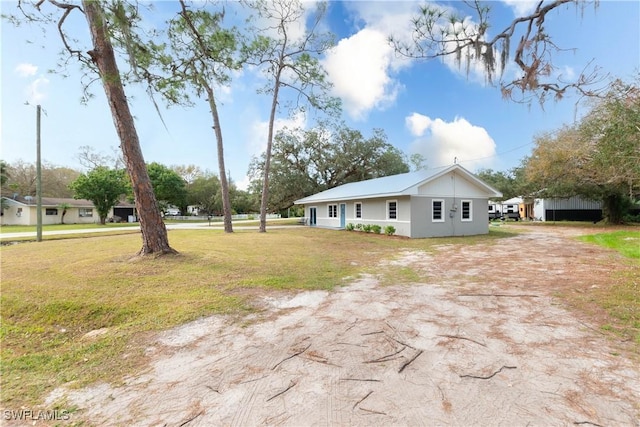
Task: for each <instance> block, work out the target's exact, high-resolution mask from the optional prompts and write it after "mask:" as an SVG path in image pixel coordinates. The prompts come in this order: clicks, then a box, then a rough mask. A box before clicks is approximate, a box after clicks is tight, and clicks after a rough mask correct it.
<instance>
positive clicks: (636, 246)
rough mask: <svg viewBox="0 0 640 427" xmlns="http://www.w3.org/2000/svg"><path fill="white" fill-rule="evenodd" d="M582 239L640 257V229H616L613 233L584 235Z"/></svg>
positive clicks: (628, 255)
mask: <svg viewBox="0 0 640 427" xmlns="http://www.w3.org/2000/svg"><path fill="white" fill-rule="evenodd" d="M580 239H581V240H582V241H585V242H589V243H596V244H598V245H600V246H604V247H607V248H610V249H615V250H616V251H618V252H620V253H621V254H622V255H624V256H626V257H628V258H636V259H640V231H614V232H612V233H600V234H591V235H589V236H582V237H581V238H580Z"/></svg>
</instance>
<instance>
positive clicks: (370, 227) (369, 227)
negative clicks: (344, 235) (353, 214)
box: [345, 223, 396, 236]
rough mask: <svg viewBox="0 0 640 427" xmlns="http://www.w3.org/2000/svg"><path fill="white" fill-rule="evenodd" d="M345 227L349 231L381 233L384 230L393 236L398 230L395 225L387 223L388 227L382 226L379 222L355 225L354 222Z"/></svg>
mask: <svg viewBox="0 0 640 427" xmlns="http://www.w3.org/2000/svg"><path fill="white" fill-rule="evenodd" d="M345 228H346V229H347V231H354V230H355V231H364V232H365V233H373V234H380V233H381V232H382V231H384V234H386V235H387V236H393V235H394V234H395V232H396V228H395V227H394V226H393V225H387V226H386V227H384V228H382V227H381V226H379V225H378V224H355V225H354V224H353V223H349V224H347V226H346V227H345Z"/></svg>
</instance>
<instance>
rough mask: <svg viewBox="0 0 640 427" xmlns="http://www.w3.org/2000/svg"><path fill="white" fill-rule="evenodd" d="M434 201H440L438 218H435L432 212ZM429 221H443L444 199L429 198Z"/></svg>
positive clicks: (433, 211)
mask: <svg viewBox="0 0 640 427" xmlns="http://www.w3.org/2000/svg"><path fill="white" fill-rule="evenodd" d="M436 202H440V218H437V219H436V218H435V216H434V214H435V213H436V210H435V209H434V205H435V203H436ZM431 222H444V199H431Z"/></svg>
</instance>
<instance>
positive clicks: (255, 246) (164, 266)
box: [0, 228, 511, 408]
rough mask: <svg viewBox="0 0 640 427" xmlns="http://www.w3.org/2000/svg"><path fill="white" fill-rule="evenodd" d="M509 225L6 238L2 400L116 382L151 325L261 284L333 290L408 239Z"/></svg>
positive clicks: (179, 318) (241, 304) (139, 357)
mask: <svg viewBox="0 0 640 427" xmlns="http://www.w3.org/2000/svg"><path fill="white" fill-rule="evenodd" d="M510 235H511V234H509V233H504V232H491V233H490V234H489V235H486V236H475V237H468V238H451V239H422V240H410V239H403V238H397V237H387V236H373V235H367V234H364V233H347V232H336V231H331V230H322V229H309V228H291V229H285V230H276V229H274V230H271V231H269V232H268V233H256V232H255V231H245V232H242V231H239V232H235V233H233V234H225V233H223V232H221V231H218V230H211V229H204V230H172V231H170V234H169V236H170V240H171V245H172V246H173V247H174V248H175V249H177V250H178V251H179V252H180V254H179V255H177V256H166V257H161V258H157V259H136V260H131V256H132V255H133V254H135V253H136V252H137V251H138V249H139V248H140V244H141V242H140V236H139V235H138V234H137V233H136V234H135V235H133V234H128V235H117V236H104V235H102V234H99V235H96V234H91V235H88V237H86V238H73V239H64V240H56V241H44V242H41V243H38V244H32V243H25V244H19V245H11V246H3V247H2V248H0V254H1V255H2V258H1V267H2V294H1V297H0V304H1V309H2V323H1V327H0V339H1V340H2V348H1V350H0V351H1V356H2V367H1V369H2V372H1V373H2V375H1V377H2V378H1V386H2V405H3V406H4V407H8V406H9V407H14V408H18V407H20V406H21V405H25V406H26V407H32V406H33V405H37V404H39V403H40V402H41V400H42V398H43V397H44V396H46V395H47V394H48V393H49V392H50V391H51V390H53V389H54V388H55V387H57V386H60V385H62V384H65V383H68V382H71V381H73V382H74V384H76V385H77V386H83V385H86V384H89V383H92V382H95V381H116V382H117V381H118V380H119V379H121V378H123V377H124V376H125V375H127V374H131V373H133V372H135V371H136V369H138V368H140V367H141V366H142V364H143V363H144V361H145V359H144V350H145V346H146V338H145V337H146V336H147V334H148V333H151V332H155V331H160V330H164V329H167V328H170V327H173V326H176V325H179V324H182V323H184V322H187V321H191V320H195V319H197V318H200V317H203V316H208V315H211V314H216V313H226V314H231V315H242V314H245V313H248V312H251V311H252V310H254V309H253V308H252V306H251V303H250V298H251V297H252V296H255V295H259V294H261V293H266V292H270V291H271V290H273V289H277V290H304V289H327V290H329V289H332V288H334V287H336V286H340V285H342V284H343V283H344V278H345V277H349V276H351V277H354V276H357V274H358V273H360V272H362V271H363V270H365V269H366V268H368V267H370V266H375V265H376V264H377V263H378V262H379V261H380V260H381V259H382V258H390V257H393V255H394V254H396V253H398V252H399V250H400V249H405V248H413V249H421V250H425V251H428V250H429V248H430V247H432V246H433V245H440V244H445V243H466V244H474V243H486V242H487V241H490V240H493V239H496V238H501V237H508V236H510ZM75 237H77V236H75ZM404 273H406V274H407V275H408V274H409V273H408V272H404ZM412 278H413V277H407V279H412ZM102 328H107V329H106V333H104V334H101V335H96V336H93V337H91V338H88V337H87V336H86V334H87V333H88V332H91V331H95V330H99V329H102ZM103 331H104V330H103Z"/></svg>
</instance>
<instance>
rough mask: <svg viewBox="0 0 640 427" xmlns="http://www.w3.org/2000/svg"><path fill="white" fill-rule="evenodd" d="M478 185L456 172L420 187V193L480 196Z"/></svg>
mask: <svg viewBox="0 0 640 427" xmlns="http://www.w3.org/2000/svg"><path fill="white" fill-rule="evenodd" d="M478 191H479V190H478V186H477V184H473V183H471V182H470V181H468V180H467V179H466V178H465V177H463V176H462V175H460V174H456V173H455V172H453V173H450V174H447V175H443V176H441V177H439V178H438V179H435V180H433V181H429V182H428V183H426V184H423V185H421V186H420V187H418V194H422V195H429V196H434V197H451V196H454V197H478V196H479V193H478Z"/></svg>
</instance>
